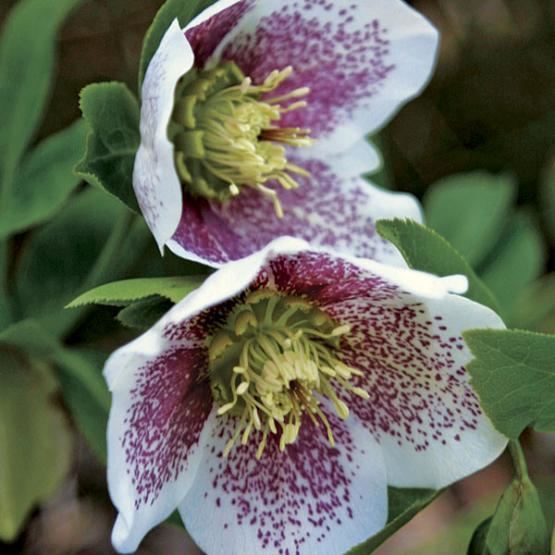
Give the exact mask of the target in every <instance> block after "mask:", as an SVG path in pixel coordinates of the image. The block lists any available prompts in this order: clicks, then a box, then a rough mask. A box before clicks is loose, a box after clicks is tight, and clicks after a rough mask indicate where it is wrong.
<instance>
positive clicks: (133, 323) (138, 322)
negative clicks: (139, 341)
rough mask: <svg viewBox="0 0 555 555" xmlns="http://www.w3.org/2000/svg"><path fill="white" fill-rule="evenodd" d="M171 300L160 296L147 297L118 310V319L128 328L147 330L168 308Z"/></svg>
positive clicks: (171, 304) (170, 305)
mask: <svg viewBox="0 0 555 555" xmlns="http://www.w3.org/2000/svg"><path fill="white" fill-rule="evenodd" d="M172 306H173V303H172V302H171V301H168V300H166V299H163V298H160V297H149V298H147V299H143V300H140V301H137V302H134V303H133V304H130V305H129V306H127V307H125V308H124V309H123V310H120V311H119V313H118V320H119V321H120V322H121V323H122V324H123V325H124V326H126V327H128V328H134V329H139V330H147V329H149V328H150V327H152V326H153V325H154V324H155V323H156V322H158V320H160V318H162V316H164V314H166V312H168V310H170V308H171V307H172Z"/></svg>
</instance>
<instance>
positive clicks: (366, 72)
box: [133, 0, 438, 266]
mask: <svg viewBox="0 0 555 555" xmlns="http://www.w3.org/2000/svg"><path fill="white" fill-rule="evenodd" d="M183 1H184V2H185V1H186V0H183ZM437 44H438V34H437V32H436V30H435V29H434V28H433V27H432V26H431V25H430V23H428V21H426V20H425V19H424V18H423V17H422V16H421V15H419V14H418V13H416V12H415V11H414V10H413V9H412V8H410V7H409V6H407V5H406V4H405V3H404V2H402V1H401V0H334V1H332V0H219V1H218V2H215V3H214V4H213V5H212V6H211V7H210V8H208V9H207V10H205V11H204V12H202V13H201V14H200V15H199V16H198V17H196V18H195V19H194V20H193V21H191V23H189V25H188V26H187V27H186V28H185V29H181V28H180V27H179V24H178V22H177V21H175V22H174V23H173V24H172V25H171V26H170V28H169V29H168V30H167V32H166V34H165V36H164V37H163V39H162V41H161V43H160V46H159V48H158V51H157V52H156V53H155V55H154V56H153V58H152V60H151V61H150V64H149V66H148V68H147V71H146V75H145V79H144V82H143V86H142V107H141V145H140V148H139V150H138V153H137V156H136V159H135V167H134V175H133V185H134V189H135V193H136V196H137V199H138V202H139V205H140V207H141V210H142V212H143V214H144V216H145V219H146V221H147V223H148V225H149V226H150V229H151V230H152V232H153V234H154V236H155V237H156V240H157V242H158V244H159V246H160V248H161V249H163V247H164V245H168V247H169V248H170V249H171V250H172V251H174V252H175V253H176V254H178V255H179V256H182V257H185V258H189V259H192V260H196V261H200V262H203V263H206V264H209V265H213V266H218V265H220V264H222V263H224V262H227V261H230V260H237V259H239V258H242V257H245V256H247V255H249V254H252V253H253V252H255V251H257V250H258V249H260V248H263V247H264V246H265V245H267V244H268V243H269V242H270V241H271V240H273V239H275V238H276V237H279V236H284V235H290V236H295V237H300V238H303V239H306V240H310V241H311V243H312V244H314V245H319V246H330V247H333V248H334V249H336V250H342V251H344V252H347V253H351V254H354V255H356V256H363V257H367V258H372V259H376V260H380V261H382V262H388V263H396V264H399V263H402V262H401V259H400V255H399V253H398V252H397V251H396V249H395V248H394V247H393V246H392V245H391V244H389V243H387V242H386V241H384V240H383V239H381V238H380V237H379V236H378V235H377V233H376V231H375V227H374V222H375V220H376V219H377V218H389V217H407V218H412V219H414V220H417V221H419V220H420V219H421V213H420V209H419V206H418V203H417V202H416V200H415V199H414V198H413V197H412V196H410V195H406V194H395V193H390V192H386V191H383V190H380V189H378V188H377V187H375V186H373V185H370V184H368V182H366V181H365V180H364V179H363V178H362V177H361V175H362V174H364V173H368V172H371V171H374V170H376V169H377V167H378V166H379V157H378V155H377V153H376V151H375V150H374V149H373V148H372V147H371V146H370V145H369V144H368V143H367V142H366V141H365V137H366V135H367V134H369V133H374V132H376V131H377V130H378V129H379V128H380V127H382V126H383V125H384V123H385V122H386V121H388V120H389V119H390V118H391V117H392V115H393V114H394V113H395V112H396V111H397V110H398V109H399V107H400V106H401V105H402V104H404V103H405V102H407V101H408V100H409V99H410V98H412V97H414V96H415V95H417V94H418V93H419V92H420V91H421V90H422V89H423V87H424V86H425V84H426V83H427V82H428V79H429V77H430V75H431V72H432V69H433V65H434V60H435V55H436V51H437Z"/></svg>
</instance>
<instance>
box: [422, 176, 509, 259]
mask: <svg viewBox="0 0 555 555" xmlns="http://www.w3.org/2000/svg"><path fill="white" fill-rule="evenodd" d="M515 189H516V187H515V182H514V181H513V180H512V179H511V178H509V177H508V176H495V175H491V174H488V173H483V172H475V173H467V174H460V175H454V176H451V177H448V178H445V179H442V180H441V181H438V182H437V183H435V184H434V185H433V186H432V188H431V189H429V191H428V192H427V194H426V196H425V198H424V207H425V212H426V222H427V224H428V226H429V227H431V228H432V229H434V230H435V231H437V232H438V233H439V234H440V235H441V236H443V237H445V239H446V240H447V241H449V243H451V245H452V246H453V247H454V248H455V249H457V250H458V251H459V252H460V253H461V255H462V256H464V258H465V259H466V260H467V261H468V263H469V264H470V265H472V266H474V267H475V266H476V265H478V264H479V263H480V262H481V261H482V260H483V259H484V258H485V257H486V255H487V254H488V253H489V252H490V250H491V249H492V248H493V246H494V245H495V243H496V241H497V240H498V238H499V236H500V234H501V230H502V229H503V227H504V224H505V222H506V220H507V219H508V217H509V212H510V210H511V205H512V202H513V199H514V196H515Z"/></svg>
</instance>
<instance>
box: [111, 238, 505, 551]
mask: <svg viewBox="0 0 555 555" xmlns="http://www.w3.org/2000/svg"><path fill="white" fill-rule="evenodd" d="M465 287H466V280H465V279H464V278H462V277H461V276H454V277H450V278H438V277H435V276H431V275H428V274H424V273H421V272H416V271H414V270H409V269H405V268H395V267H392V266H385V265H383V264H381V263H378V262H375V261H369V260H365V259H357V258H345V257H340V256H338V255H334V254H331V253H329V252H328V253H326V252H325V251H324V250H317V249H314V248H313V247H310V246H309V245H308V244H307V243H305V242H304V241H302V240H299V239H292V238H281V239H278V240H276V241H274V242H272V243H270V244H269V245H268V246H267V247H266V248H265V249H264V250H262V251H260V252H258V253H255V254H253V255H251V256H249V257H247V258H245V259H242V260H239V261H236V262H231V263H229V264H227V265H225V266H224V267H223V268H221V269H220V270H218V271H217V272H216V273H214V274H213V275H211V276H210V277H209V278H208V279H207V280H206V282H205V283H204V284H203V285H202V286H201V287H200V288H199V289H197V290H196V291H195V292H193V293H191V294H190V295H188V296H187V297H186V298H185V299H183V301H181V302H180V303H179V304H177V305H176V306H175V307H174V308H173V309H172V310H170V312H168V314H167V315H166V316H164V317H163V318H162V319H161V320H160V321H159V322H158V323H157V324H156V325H155V326H154V327H153V328H151V329H150V330H149V331H147V332H146V333H145V334H144V335H142V336H141V337H139V338H138V339H136V340H135V341H133V342H132V343H130V344H129V345H127V346H124V347H122V348H121V349H119V350H118V351H116V352H115V353H114V354H113V355H112V356H111V357H110V359H109V360H108V362H107V364H106V368H105V375H106V379H107V381H108V384H109V387H110V389H111V391H112V394H113V405H112V410H111V414H110V420H109V427H108V481H109V488H110V493H111V496H112V499H113V502H114V504H115V505H116V507H117V509H118V511H119V516H118V518H117V522H116V525H115V528H114V532H113V538H112V539H113V543H114V546H115V547H116V549H117V550H118V551H121V552H130V551H133V550H135V549H136V548H137V546H138V544H139V542H140V541H141V539H142V538H143V536H144V535H145V534H146V533H147V532H148V531H149V530H150V529H151V528H152V527H153V526H155V525H156V524H158V523H159V522H161V521H163V520H164V519H165V518H167V517H168V515H170V514H171V513H172V512H173V511H174V510H175V509H176V508H177V509H178V510H179V512H180V514H181V516H182V518H183V521H184V523H185V526H186V528H187V530H188V531H189V533H190V534H191V535H192V537H193V538H194V540H195V541H196V542H197V543H198V545H199V546H200V548H201V549H202V550H203V551H205V552H206V553H208V555H219V554H221V553H225V554H226V555H244V554H246V553H263V552H264V553H266V552H267V553H279V554H289V555H294V554H301V553H302V554H305V553H318V554H319V555H326V554H330V555H337V554H338V553H343V552H344V551H345V550H347V549H348V548H350V547H352V546H354V545H355V544H357V543H359V542H361V541H362V540H364V539H365V538H367V537H368V536H370V535H372V534H374V533H376V532H378V531H379V530H380V529H381V528H382V527H383V526H384V525H385V523H386V519H387V512H388V507H387V486H388V484H389V485H392V486H399V487H422V488H442V487H444V486H446V485H448V484H450V483H452V482H454V481H456V480H459V479H460V478H463V477H464V476H466V475H468V474H470V473H472V472H474V471H476V470H478V469H480V468H482V467H483V466H485V465H487V464H488V463H490V462H491V461H493V460H494V459H495V458H496V457H497V456H498V455H499V454H500V453H501V452H502V451H503V449H504V447H505V445H506V442H507V440H506V439H505V438H504V437H503V436H501V435H500V434H499V433H498V432H497V431H495V429H494V428H493V426H492V424H491V423H490V421H489V420H488V418H487V417H486V416H485V415H484V414H483V412H482V410H481V409H480V405H479V404H478V400H477V398H476V396H475V394H474V392H473V390H472V388H471V387H470V385H469V378H468V375H467V373H466V372H465V365H466V364H467V363H468V362H469V360H470V359H471V354H470V352H469V350H468V348H467V347H466V346H465V344H464V343H463V340H462V338H461V334H462V332H464V331H465V330H467V329H469V328H488V327H489V328H502V327H503V323H502V322H501V320H500V319H499V317H498V316H497V315H496V314H495V313H494V312H492V311H491V310H490V309H488V308H486V307H484V306H481V305H479V304H477V303H475V302H473V301H470V300H468V299H466V298H464V297H460V296H458V295H456V294H452V293H451V292H450V290H455V291H457V292H459V293H460V292H461V291H462V290H464V288H465Z"/></svg>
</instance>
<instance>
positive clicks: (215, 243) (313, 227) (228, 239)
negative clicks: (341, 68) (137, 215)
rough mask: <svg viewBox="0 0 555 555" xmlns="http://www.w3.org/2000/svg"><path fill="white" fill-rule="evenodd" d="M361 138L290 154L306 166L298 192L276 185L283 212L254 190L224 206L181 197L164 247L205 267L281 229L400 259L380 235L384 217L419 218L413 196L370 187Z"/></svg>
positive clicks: (370, 162) (372, 161)
mask: <svg viewBox="0 0 555 555" xmlns="http://www.w3.org/2000/svg"><path fill="white" fill-rule="evenodd" d="M373 153H374V151H373V149H372V148H371V147H370V146H369V145H364V144H363V143H362V142H361V143H359V144H358V145H356V146H355V148H354V150H352V151H350V152H349V153H347V154H345V155H343V156H336V157H331V158H330V157H328V160H327V161H324V160H323V159H299V160H295V161H297V162H298V164H299V165H302V166H303V167H304V168H305V169H306V170H308V171H309V172H310V174H311V175H310V176H309V177H306V178H305V177H299V178H298V181H299V183H300V187H299V188H298V189H296V190H290V191H283V190H281V191H279V198H280V200H281V203H282V205H283V210H284V216H283V218H278V217H277V216H276V214H275V211H274V206H273V204H272V202H271V201H270V200H268V198H267V197H264V196H263V195H262V194H261V193H259V192H258V191H250V190H247V191H243V192H242V193H241V194H240V195H239V196H238V197H237V198H235V199H233V200H231V201H229V202H228V203H226V204H225V205H220V204H216V203H212V204H210V203H208V202H206V201H204V200H201V199H193V198H191V197H189V196H185V198H184V204H183V215H182V218H181V222H180V224H179V227H178V228H177V231H176V233H175V235H174V236H173V238H172V240H171V241H170V242H169V243H168V246H169V248H170V249H171V250H172V251H173V252H175V253H176V254H177V255H178V256H182V257H185V258H192V259H195V260H198V261H201V262H205V263H207V264H211V265H218V264H222V263H224V262H226V261H228V260H235V259H238V258H241V257H244V256H247V255H249V254H250V253H252V252H254V251H255V250H257V249H260V248H263V247H264V246H265V245H267V244H268V243H269V242H270V241H272V240H273V239H275V238H276V237H280V236H283V235H288V236H293V237H299V238H302V239H305V240H307V241H310V242H311V244H313V245H314V246H316V247H319V246H324V247H329V248H332V249H334V250H338V251H341V252H344V253H349V254H353V255H356V256H363V257H367V258H372V259H376V260H380V261H382V262H387V263H390V264H395V265H401V266H402V265H404V262H403V259H402V257H401V255H400V253H399V252H398V251H397V249H396V248H395V247H394V246H393V245H392V244H391V243H389V242H387V241H385V240H384V239H382V238H381V237H380V236H379V235H378V234H377V232H376V230H375V222H376V220H378V219H382V218H393V217H397V218H403V217H404V218H410V219H413V220H416V221H421V220H422V215H421V210H420V207H419V204H418V202H417V201H416V199H415V198H414V197H412V196H411V195H408V194H403V193H392V192H389V191H384V190H382V189H379V188H378V187H376V186H374V185H370V184H369V183H368V182H366V181H365V180H364V179H362V178H361V177H359V175H360V173H363V172H364V171H365V170H369V169H371V168H372V167H375V165H376V162H377V158H376V157H375V155H374V154H373Z"/></svg>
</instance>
